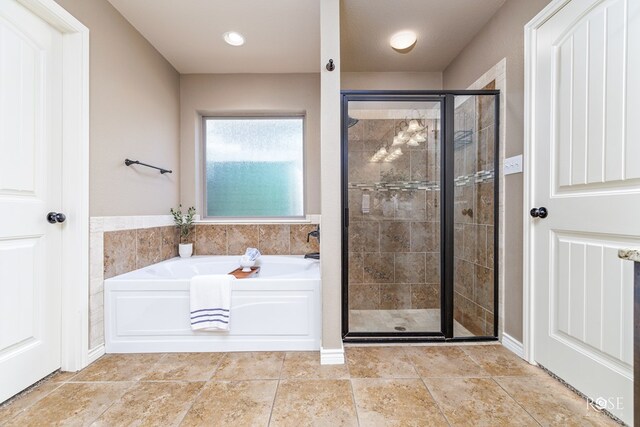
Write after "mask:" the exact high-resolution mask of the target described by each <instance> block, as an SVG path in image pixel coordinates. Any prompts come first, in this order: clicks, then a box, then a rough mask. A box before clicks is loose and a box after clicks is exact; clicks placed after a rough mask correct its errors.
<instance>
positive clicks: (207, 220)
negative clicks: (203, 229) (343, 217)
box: [194, 215, 320, 224]
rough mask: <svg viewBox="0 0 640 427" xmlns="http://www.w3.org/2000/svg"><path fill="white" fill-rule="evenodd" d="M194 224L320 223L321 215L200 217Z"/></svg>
mask: <svg viewBox="0 0 640 427" xmlns="http://www.w3.org/2000/svg"><path fill="white" fill-rule="evenodd" d="M194 224H320V215H307V216H306V217H305V218H225V219H217V218H200V217H199V216H198V219H196V220H195V221H194Z"/></svg>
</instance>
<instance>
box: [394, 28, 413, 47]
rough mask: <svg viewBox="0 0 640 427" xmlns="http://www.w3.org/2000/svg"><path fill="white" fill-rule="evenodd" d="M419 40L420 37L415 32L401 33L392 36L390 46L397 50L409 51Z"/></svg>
mask: <svg viewBox="0 0 640 427" xmlns="http://www.w3.org/2000/svg"><path fill="white" fill-rule="evenodd" d="M417 40H418V36H417V35H416V33H415V32H413V31H399V32H397V33H395V34H394V35H392V36H391V39H389V44H390V45H391V47H392V48H394V49H395V50H407V49H409V48H410V47H413V45H414V44H416V41H417Z"/></svg>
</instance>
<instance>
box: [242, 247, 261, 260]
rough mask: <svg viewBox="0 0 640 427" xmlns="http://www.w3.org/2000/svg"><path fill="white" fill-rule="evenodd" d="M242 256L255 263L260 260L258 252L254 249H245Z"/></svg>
mask: <svg viewBox="0 0 640 427" xmlns="http://www.w3.org/2000/svg"><path fill="white" fill-rule="evenodd" d="M244 256H245V257H247V259H248V260H249V261H255V260H257V259H258V258H260V251H259V250H258V249H256V248H247V250H246V251H245V253H244Z"/></svg>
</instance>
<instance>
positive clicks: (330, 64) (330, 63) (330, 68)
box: [327, 59, 336, 71]
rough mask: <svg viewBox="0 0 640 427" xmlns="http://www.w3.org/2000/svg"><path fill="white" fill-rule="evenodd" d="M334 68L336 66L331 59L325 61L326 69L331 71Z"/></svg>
mask: <svg viewBox="0 0 640 427" xmlns="http://www.w3.org/2000/svg"><path fill="white" fill-rule="evenodd" d="M335 69H336V66H335V64H334V63H333V59H330V60H329V62H327V71H333V70H335Z"/></svg>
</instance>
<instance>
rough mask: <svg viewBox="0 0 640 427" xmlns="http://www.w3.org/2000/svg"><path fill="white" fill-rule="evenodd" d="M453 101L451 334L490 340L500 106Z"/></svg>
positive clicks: (479, 100) (464, 98)
mask: <svg viewBox="0 0 640 427" xmlns="http://www.w3.org/2000/svg"><path fill="white" fill-rule="evenodd" d="M485 89H493V87H491V86H489V87H486V88H485ZM454 99H455V103H454V132H453V150H452V151H453V170H454V173H453V176H454V187H453V199H454V200H453V203H454V206H453V224H454V237H453V241H454V245H453V258H454V260H453V265H454V275H453V306H454V331H453V332H454V336H455V337H474V336H484V337H490V336H495V335H497V329H496V324H497V322H496V320H497V315H496V311H497V310H496V309H495V308H496V305H497V304H496V302H497V299H498V298H497V280H496V275H495V271H496V270H497V262H496V260H497V257H495V255H494V253H495V247H496V246H497V245H496V244H495V243H496V236H497V231H496V223H497V221H496V216H497V210H496V205H497V200H496V194H497V179H496V178H497V177H496V171H497V167H496V165H497V164H498V161H497V156H496V154H497V149H496V147H497V141H498V133H497V131H498V124H497V117H498V114H497V111H498V105H499V104H498V103H497V101H496V99H497V98H496V96H495V95H460V96H455V97H454Z"/></svg>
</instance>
